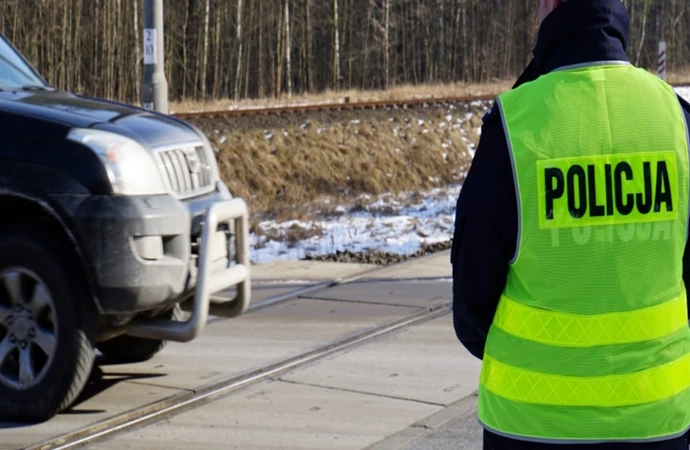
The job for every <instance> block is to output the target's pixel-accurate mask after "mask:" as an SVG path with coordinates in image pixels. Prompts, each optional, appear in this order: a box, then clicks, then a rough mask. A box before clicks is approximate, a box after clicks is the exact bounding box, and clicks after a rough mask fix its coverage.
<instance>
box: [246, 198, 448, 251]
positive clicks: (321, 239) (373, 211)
mask: <svg viewBox="0 0 690 450" xmlns="http://www.w3.org/2000/svg"><path fill="white" fill-rule="evenodd" d="M460 189H461V186H460V185H455V186H448V187H443V188H437V189H432V190H430V191H425V192H421V193H412V192H410V193H406V194H400V195H391V194H384V195H381V196H379V197H378V199H377V200H376V201H375V202H374V203H373V204H371V205H370V206H368V207H366V208H364V210H361V211H358V212H353V213H350V214H344V215H343V216H341V217H338V218H333V217H330V218H322V219H321V218H319V219H313V220H309V221H297V220H293V221H289V222H283V223H278V222H275V221H264V222H261V223H260V224H259V225H258V226H259V227H260V228H261V229H262V230H264V231H269V232H270V233H269V235H275V234H278V235H280V234H281V233H286V232H287V230H288V229H289V228H290V227H300V228H303V229H307V230H309V229H318V230H321V235H320V236H313V237H309V238H307V239H304V240H302V241H300V242H298V243H297V244H296V245H295V244H293V245H289V244H288V243H287V242H279V241H276V240H266V237H265V236H256V235H254V234H252V235H251V236H250V242H251V248H252V250H251V252H250V253H251V259H252V261H253V262H254V263H257V264H261V263H267V262H270V261H275V260H297V259H302V258H304V257H305V256H306V255H307V254H311V255H314V256H318V255H325V254H330V253H335V252H336V251H338V250H341V251H343V250H351V251H354V252H360V251H366V250H381V251H384V252H394V253H398V254H406V255H407V254H412V253H414V252H416V251H418V250H419V249H420V247H421V246H422V244H424V243H426V244H433V243H436V242H444V241H448V240H450V239H451V238H452V234H453V230H454V223H455V208H456V202H457V198H458V195H459V194H460ZM368 197H370V196H362V198H368ZM337 210H338V208H336V211H337ZM342 210H343V211H344V208H342Z"/></svg>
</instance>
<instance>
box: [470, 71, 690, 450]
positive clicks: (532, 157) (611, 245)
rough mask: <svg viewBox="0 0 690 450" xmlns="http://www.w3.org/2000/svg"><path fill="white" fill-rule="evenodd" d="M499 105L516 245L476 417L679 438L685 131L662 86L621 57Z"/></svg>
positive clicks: (687, 190)
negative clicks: (515, 207)
mask: <svg viewBox="0 0 690 450" xmlns="http://www.w3.org/2000/svg"><path fill="white" fill-rule="evenodd" d="M498 103H499V107H500V111H501V116H502V118H503V121H504V129H505V131H506V138H507V142H508V146H509V149H510V155H511V160H512V165H513V173H514V178H515V191H516V197H517V204H518V218H519V222H518V223H519V226H518V238H517V244H518V245H517V246H516V253H515V256H514V258H513V260H512V261H511V262H510V269H509V272H508V279H507V283H506V287H505V290H504V292H503V296H502V297H501V300H500V303H499V306H498V310H497V312H496V314H495V317H494V323H493V325H492V327H491V330H490V331H489V335H488V337H487V345H486V351H485V355H484V362H483V367H482V375H481V379H480V390H479V402H478V414H479V419H480V421H481V423H482V424H483V425H484V426H485V427H486V428H488V429H490V430H492V431H494V432H496V433H498V434H501V435H504V436H509V437H515V438H517V439H520V440H527V441H534V442H556V443H571V442H574V443H577V442H583V443H585V442H586V443H591V442H637V441H639V442H646V441H661V440H666V439H671V438H673V437H676V436H680V435H682V434H683V433H684V432H685V431H687V430H688V428H689V427H690V328H689V327H688V306H687V295H686V290H685V286H684V284H683V281H682V259H683V254H684V251H685V245H686V241H687V236H688V220H689V216H690V214H689V203H690V175H689V171H690V170H689V164H690V162H689V158H688V150H689V148H690V143H689V141H690V137H689V135H688V131H687V124H686V123H685V117H684V114H683V112H682V109H681V106H680V104H679V102H678V99H677V97H676V95H675V93H674V91H673V89H672V88H671V87H670V86H668V85H667V84H666V83H664V82H662V81H661V80H659V79H658V78H657V77H654V76H653V75H651V74H649V73H647V72H645V71H644V70H641V69H636V68H634V67H632V66H631V65H629V64H628V65H620V64H612V65H595V66H592V67H576V68H570V69H568V70H563V71H558V72H553V73H551V74H548V75H544V76H542V77H540V78H539V79H538V80H536V81H534V82H532V83H527V84H525V85H523V86H521V87H519V88H517V89H515V90H512V91H510V92H507V93H505V94H502V95H501V96H500V97H499V99H498ZM588 357H589V358H588Z"/></svg>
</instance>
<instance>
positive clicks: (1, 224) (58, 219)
mask: <svg viewBox="0 0 690 450" xmlns="http://www.w3.org/2000/svg"><path fill="white" fill-rule="evenodd" d="M0 210H2V211H6V213H5V214H0V232H2V231H4V230H6V229H8V228H10V227H16V226H18V225H21V224H25V223H27V224H28V223H32V224H36V225H40V226H42V227H46V228H47V229H48V230H49V231H50V232H52V233H53V235H55V236H57V237H59V238H60V239H62V240H63V242H64V243H67V244H70V245H69V247H70V249H71V250H72V251H73V254H72V257H73V258H74V259H75V261H76V262H77V267H76V270H78V272H79V275H81V276H83V278H84V279H85V280H86V288H87V289H88V293H89V297H90V298H91V302H92V305H91V306H93V307H94V308H95V309H96V311H97V312H98V313H102V309H101V305H100V302H99V301H98V289H97V284H96V282H95V281H96V276H95V273H94V272H93V267H92V265H91V264H90V262H89V261H88V257H87V255H86V254H85V252H84V251H83V246H82V244H81V243H80V241H79V239H78V236H77V233H75V231H74V229H73V228H72V226H71V225H70V224H69V222H68V219H67V218H65V217H64V216H62V215H61V214H60V213H59V212H58V210H57V209H56V208H55V207H53V206H52V205H51V204H50V203H49V202H47V201H45V200H43V199H40V198H37V197H34V196H32V195H29V194H25V193H20V192H14V191H3V190H0Z"/></svg>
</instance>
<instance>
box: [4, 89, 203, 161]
mask: <svg viewBox="0 0 690 450" xmlns="http://www.w3.org/2000/svg"><path fill="white" fill-rule="evenodd" d="M0 111H5V112H9V113H15V114H21V115H26V116H29V117H33V118H37V119H45V120H48V121H51V122H54V123H61V124H63V125H65V126H67V127H70V128H71V127H79V128H98V129H101V130H107V131H112V132H115V133H119V134H122V135H125V136H127V137H130V138H132V139H135V140H136V141H138V142H139V143H141V144H142V145H144V146H146V147H149V148H153V147H158V146H166V145H172V144H178V143H181V142H190V141H199V139H200V136H199V134H198V132H197V131H196V130H195V129H194V128H193V127H192V126H190V125H189V124H187V123H185V122H183V121H181V120H178V119H175V118H172V117H170V116H166V115H162V114H158V113H155V112H151V111H147V110H144V109H141V108H137V107H134V106H131V105H126V104H122V103H117V102H111V101H107V100H102V99H97V98H92V97H86V96H82V95H77V94H72V93H68V92H62V91H31V92H24V91H2V92H0Z"/></svg>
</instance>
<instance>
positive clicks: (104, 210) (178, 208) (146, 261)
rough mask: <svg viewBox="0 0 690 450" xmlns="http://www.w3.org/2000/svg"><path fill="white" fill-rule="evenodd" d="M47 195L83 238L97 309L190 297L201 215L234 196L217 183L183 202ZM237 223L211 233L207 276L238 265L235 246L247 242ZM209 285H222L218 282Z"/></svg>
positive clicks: (126, 309) (138, 307)
mask: <svg viewBox="0 0 690 450" xmlns="http://www.w3.org/2000/svg"><path fill="white" fill-rule="evenodd" d="M52 198H53V201H54V202H55V203H57V204H58V205H60V207H61V209H62V210H63V214H64V216H65V218H66V220H69V221H70V222H71V224H70V225H71V227H73V232H74V234H75V235H76V236H75V237H76V239H77V241H78V242H80V244H81V250H82V253H83V255H82V256H83V258H84V259H85V261H86V264H87V265H89V266H90V267H89V273H92V274H93V275H94V277H95V280H94V281H95V282H94V283H93V284H94V285H95V290H96V294H97V297H98V305H99V309H100V310H101V312H102V313H103V314H131V313H136V312H142V311H148V310H153V309H156V308H159V307H162V306H165V305H169V304H172V303H177V302H181V301H183V300H186V299H188V298H189V297H190V296H192V295H194V290H195V288H196V287H197V284H199V281H200V280H199V279H198V278H199V276H198V274H199V270H198V260H199V255H200V254H201V253H203V250H204V249H202V242H201V241H202V231H203V227H204V225H205V224H204V221H205V220H207V218H208V213H209V211H210V210H211V209H212V208H213V207H214V205H219V204H227V203H230V202H232V201H233V200H232V196H231V195H230V193H229V192H228V190H227V188H226V187H225V185H223V184H222V183H219V184H218V186H217V188H216V190H214V191H213V192H211V193H209V194H207V195H204V196H201V197H197V198H193V199H189V200H185V201H180V200H177V199H175V198H174V197H172V196H153V197H123V196H69V195H54V196H52ZM242 203H243V202H242ZM245 208H246V206H245ZM244 214H246V213H244ZM245 219H246V217H245ZM241 228H242V229H241V230H237V231H238V232H240V233H241V235H237V232H236V227H235V226H234V222H233V221H227V222H221V223H219V227H218V229H217V230H211V231H210V233H209V236H208V238H207V243H206V246H207V248H206V249H205V250H206V251H207V252H208V257H209V258H208V261H209V262H210V266H209V267H208V268H207V270H206V272H207V274H206V276H207V277H213V276H214V275H216V274H222V273H223V271H224V270H226V269H228V268H229V267H231V266H232V265H233V264H236V263H237V261H235V260H234V259H235V257H236V256H237V252H236V251H235V249H236V247H237V246H242V245H244V244H245V243H246V242H247V240H248V230H247V229H246V227H241ZM246 269H247V270H248V267H247V268H246ZM207 281H208V280H207ZM207 284H208V285H210V286H223V285H224V282H223V280H216V282H213V283H207Z"/></svg>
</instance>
